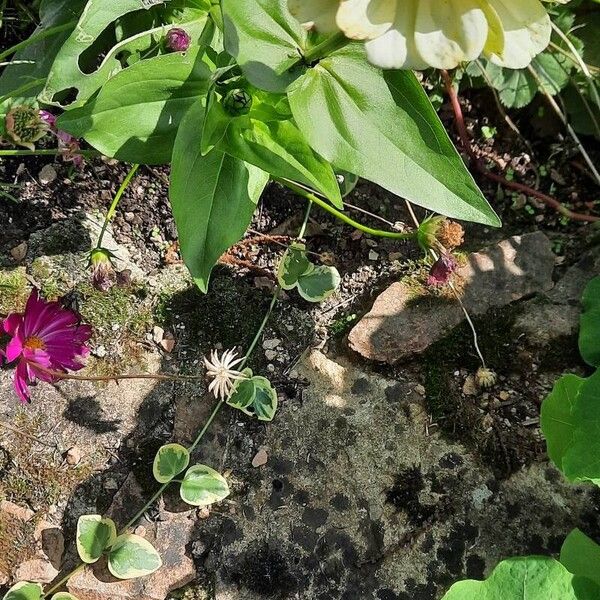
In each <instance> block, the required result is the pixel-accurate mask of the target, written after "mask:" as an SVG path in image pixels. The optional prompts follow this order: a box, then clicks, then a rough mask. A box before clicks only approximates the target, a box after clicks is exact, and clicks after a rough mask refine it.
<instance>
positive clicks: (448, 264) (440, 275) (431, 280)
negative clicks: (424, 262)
mask: <svg viewBox="0 0 600 600" xmlns="http://www.w3.org/2000/svg"><path fill="white" fill-rule="evenodd" d="M457 268H458V263H457V262H456V259H455V258H454V256H452V254H442V255H441V256H440V257H439V258H438V259H437V260H436V261H435V263H433V266H432V267H431V269H430V270H429V276H428V277H427V285H431V286H435V287H438V286H442V285H446V284H447V283H448V282H449V281H450V278H451V277H452V274H453V273H454V271H456V269H457Z"/></svg>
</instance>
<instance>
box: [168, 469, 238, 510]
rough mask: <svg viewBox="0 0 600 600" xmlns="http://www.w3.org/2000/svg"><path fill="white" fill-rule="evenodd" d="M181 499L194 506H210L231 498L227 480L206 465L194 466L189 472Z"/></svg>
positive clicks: (182, 487)
mask: <svg viewBox="0 0 600 600" xmlns="http://www.w3.org/2000/svg"><path fill="white" fill-rule="evenodd" d="M179 492H180V495H181V499H182V500H183V501H184V502H187V504H191V505H192V506H208V505H209V504H214V503H215V502H220V501H221V500H223V499H225V498H227V496H229V486H228V485H227V481H226V480H225V478H224V477H223V476H222V475H221V474H220V473H218V472H217V471H215V470H214V469H211V468H210V467H207V466H206V465H194V466H193V467H190V468H189V469H188V470H187V473H186V474H185V477H184V478H183V483H182V484H181V489H180V491H179Z"/></svg>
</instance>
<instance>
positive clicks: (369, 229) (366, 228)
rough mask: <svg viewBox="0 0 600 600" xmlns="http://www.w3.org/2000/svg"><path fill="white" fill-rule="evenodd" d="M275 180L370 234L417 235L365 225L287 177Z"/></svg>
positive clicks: (409, 237)
mask: <svg viewBox="0 0 600 600" xmlns="http://www.w3.org/2000/svg"><path fill="white" fill-rule="evenodd" d="M274 180H275V181H278V182H279V183H281V184H282V185H285V186H286V187H288V188H289V189H290V190H292V191H293V192H296V194H298V195H300V196H302V197H304V198H306V199H307V200H310V201H311V202H314V203H315V204H316V205H317V206H320V207H321V208H322V209H323V210H326V211H327V212H328V213H331V214H332V215H333V216H334V217H335V218H336V219H339V220H340V221H343V222H344V223H346V224H348V225H351V226H352V227H354V228H355V229H358V230H359V231H364V232H365V233H368V234H369V235H373V236H375V237H383V238H390V239H393V240H414V239H416V237H417V232H416V231H409V232H406V233H400V232H396V231H382V230H381V229H373V228H372V227H369V226H367V225H363V224H362V223H359V222H358V221H355V220H354V219H351V218H350V217H349V216H347V215H346V214H344V213H343V212H341V211H339V210H338V209H337V208H334V207H333V206H331V204H329V203H328V202H326V201H325V200H321V198H319V197H318V196H316V195H315V194H313V193H311V192H309V191H307V190H305V189H303V188H301V187H300V186H299V185H296V184H295V183H293V182H291V181H288V180H287V179H279V178H278V177H275V178H274Z"/></svg>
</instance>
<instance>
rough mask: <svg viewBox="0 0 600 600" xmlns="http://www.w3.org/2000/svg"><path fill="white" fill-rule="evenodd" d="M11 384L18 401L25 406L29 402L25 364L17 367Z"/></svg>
mask: <svg viewBox="0 0 600 600" xmlns="http://www.w3.org/2000/svg"><path fill="white" fill-rule="evenodd" d="M13 384H14V386H15V391H16V392H17V396H19V400H21V402H22V403H23V404H27V403H28V402H29V401H30V396H29V386H28V385H27V363H25V362H23V361H22V362H20V363H19V364H18V365H17V368H16V369H15V374H14V376H13Z"/></svg>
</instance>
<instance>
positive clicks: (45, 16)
mask: <svg viewBox="0 0 600 600" xmlns="http://www.w3.org/2000/svg"><path fill="white" fill-rule="evenodd" d="M86 1H87V0H52V1H48V0H44V1H43V2H42V3H41V4H40V26H39V27H38V28H37V29H36V30H35V31H34V32H33V33H32V34H31V35H32V36H36V35H39V34H40V33H42V32H43V31H45V30H47V29H50V28H51V27H56V26H59V25H66V24H67V23H69V22H71V21H77V19H79V16H80V15H81V11H82V10H83V7H84V6H85V4H86ZM73 29H75V23H73V26H72V27H70V28H69V29H65V30H63V31H59V32H57V33H55V34H54V35H51V36H49V37H46V38H43V39H42V40H40V41H38V42H34V43H32V44H30V45H29V46H27V47H26V48H23V50H20V51H19V52H17V53H15V54H14V55H13V56H12V57H11V61H12V62H13V63H17V62H18V61H31V63H30V64H10V65H8V66H7V67H6V68H5V69H4V70H3V71H2V75H1V76H0V96H5V95H8V94H9V93H10V92H12V91H13V90H16V89H17V88H19V87H21V86H23V85H26V84H28V83H30V82H32V81H34V80H35V79H45V78H46V77H47V76H48V72H49V71H50V67H51V66H52V63H53V62H54V58H55V57H56V55H57V54H58V51H59V50H60V48H61V47H62V45H63V44H64V42H65V40H66V39H67V38H68V37H69V36H70V35H71V33H72V31H73ZM43 86H44V81H41V82H40V84H39V85H37V86H35V87H31V88H29V89H28V90H26V91H23V92H22V93H21V95H24V96H29V97H35V96H37V95H38V93H39V92H40V91H41V90H42V88H43Z"/></svg>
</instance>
